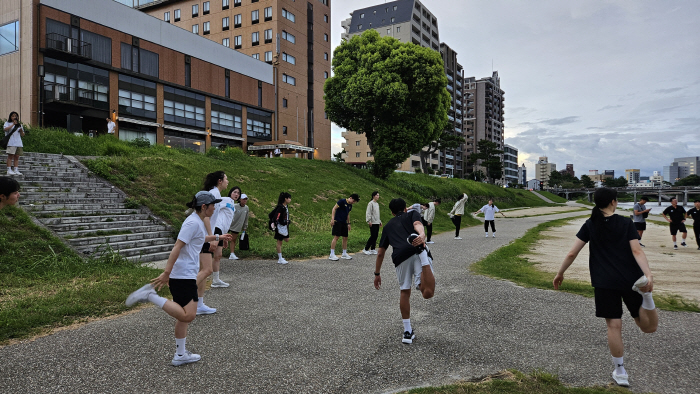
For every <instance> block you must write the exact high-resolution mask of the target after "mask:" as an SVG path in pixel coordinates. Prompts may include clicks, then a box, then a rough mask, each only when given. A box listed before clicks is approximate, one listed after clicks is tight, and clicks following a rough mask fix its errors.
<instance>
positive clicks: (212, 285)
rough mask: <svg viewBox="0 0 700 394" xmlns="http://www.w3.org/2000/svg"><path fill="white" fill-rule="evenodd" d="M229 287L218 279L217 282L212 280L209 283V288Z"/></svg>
mask: <svg viewBox="0 0 700 394" xmlns="http://www.w3.org/2000/svg"><path fill="white" fill-rule="evenodd" d="M229 286H230V285H229V284H228V283H226V282H224V281H223V280H221V279H219V280H213V281H212V282H211V287H229Z"/></svg>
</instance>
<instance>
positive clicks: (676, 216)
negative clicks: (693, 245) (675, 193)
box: [663, 197, 688, 249]
mask: <svg viewBox="0 0 700 394" xmlns="http://www.w3.org/2000/svg"><path fill="white" fill-rule="evenodd" d="M663 215H664V219H666V221H667V222H669V223H671V224H670V226H669V227H670V228H671V239H672V240H673V249H678V245H676V234H677V233H678V232H679V231H680V232H681V236H682V237H683V239H682V240H681V246H683V247H687V246H688V245H687V244H686V243H685V239H686V238H688V230H686V228H685V208H683V207H679V206H678V199H677V198H676V197H673V198H671V206H670V207H666V209H664V212H663ZM666 215H668V217H666Z"/></svg>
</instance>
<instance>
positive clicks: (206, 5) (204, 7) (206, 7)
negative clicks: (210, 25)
mask: <svg viewBox="0 0 700 394" xmlns="http://www.w3.org/2000/svg"><path fill="white" fill-rule="evenodd" d="M202 14H203V15H208V14H209V2H208V1H205V2H204V3H202Z"/></svg>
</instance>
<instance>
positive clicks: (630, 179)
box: [625, 168, 639, 185]
mask: <svg viewBox="0 0 700 394" xmlns="http://www.w3.org/2000/svg"><path fill="white" fill-rule="evenodd" d="M625 179H627V184H628V185H635V184H637V183H639V169H638V168H634V169H629V170H625Z"/></svg>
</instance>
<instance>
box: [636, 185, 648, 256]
mask: <svg viewBox="0 0 700 394" xmlns="http://www.w3.org/2000/svg"><path fill="white" fill-rule="evenodd" d="M648 201H649V198H648V197H647V196H642V197H641V198H640V199H639V201H638V202H637V203H636V204H634V208H633V210H634V215H633V216H632V221H633V222H634V227H636V228H637V233H639V244H640V245H641V246H642V247H644V245H643V244H642V234H644V231H645V230H646V229H647V221H646V218H647V216H649V212H650V211H651V208H649V209H647V206H646V205H645V204H646V203H647V202H648Z"/></svg>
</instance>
